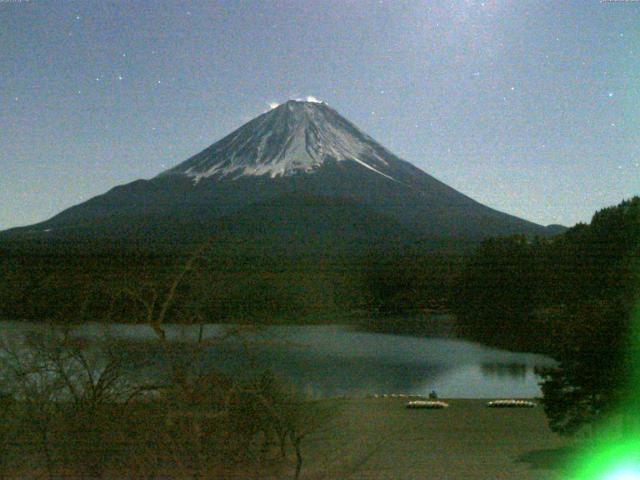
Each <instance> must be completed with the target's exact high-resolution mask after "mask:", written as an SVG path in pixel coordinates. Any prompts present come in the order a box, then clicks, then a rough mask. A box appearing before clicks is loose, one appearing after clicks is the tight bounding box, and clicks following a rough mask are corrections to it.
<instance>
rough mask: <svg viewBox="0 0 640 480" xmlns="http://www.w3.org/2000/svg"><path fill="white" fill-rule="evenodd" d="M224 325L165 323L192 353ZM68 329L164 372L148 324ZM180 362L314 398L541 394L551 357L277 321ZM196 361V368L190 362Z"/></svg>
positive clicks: (8, 332) (7, 332)
mask: <svg viewBox="0 0 640 480" xmlns="http://www.w3.org/2000/svg"><path fill="white" fill-rule="evenodd" d="M0 328H2V330H1V331H2V336H3V337H4V339H5V341H10V338H11V337H12V336H16V335H17V336H21V335H24V334H25V333H26V332H28V331H37V330H39V329H41V328H42V327H41V326H39V325H35V324H29V323H18V322H4V323H3V324H2V327H0ZM229 328H230V327H227V326H222V325H206V326H205V328H204V329H203V331H202V332H200V331H199V329H198V328H197V327H187V326H181V325H168V326H167V333H168V335H167V337H168V338H169V339H170V340H171V341H172V342H173V344H174V345H175V347H174V350H175V351H176V352H181V351H182V352H185V351H190V345H192V342H194V341H195V340H196V339H197V338H198V337H199V336H202V338H204V339H205V341H206V340H209V341H211V340H213V339H215V338H217V337H219V336H220V335H222V334H223V333H224V332H225V331H227V330H228V329H229ZM74 335H77V336H80V337H83V338H86V339H89V340H93V341H98V340H104V339H108V341H110V342H115V343H116V344H117V345H118V347H119V348H122V349H123V350H125V351H126V352H127V354H128V355H130V357H131V363H132V364H138V363H139V362H138V361H139V360H146V361H147V363H148V364H150V365H152V367H151V369H150V370H148V371H147V374H149V372H152V373H151V374H153V375H162V374H163V371H164V368H163V367H165V366H166V358H165V355H166V352H165V351H164V350H163V349H162V348H160V347H159V345H158V344H157V342H156V341H155V336H154V332H153V330H152V329H151V328H149V327H148V326H146V325H122V324H116V325H98V324H87V325H83V326H80V327H76V328H75V329H74ZM184 359H185V361H189V362H195V364H197V366H200V367H215V368H219V369H222V370H225V371H228V372H234V374H236V375H243V374H250V373H251V372H255V371H256V370H263V369H267V368H268V369H272V370H274V371H275V372H276V373H278V374H279V375H281V376H283V377H285V378H287V379H288V380H289V381H290V382H292V383H293V384H295V385H296V386H298V388H300V389H301V390H303V391H304V392H306V393H307V394H309V395H311V396H313V397H333V396H342V395H346V396H364V395H370V394H384V393H405V394H411V395H428V393H429V392H430V391H432V390H435V391H436V392H437V393H438V395H439V396H440V397H442V398H454V397H455V398H495V397H535V396H538V395H539V394H540V389H539V387H538V384H537V381H538V379H537V377H536V376H535V374H534V371H533V369H534V368H535V367H536V366H549V365H551V364H552V361H551V360H550V359H549V358H546V357H544V356H541V355H533V354H522V353H512V352H507V351H503V350H496V349H493V348H489V347H485V346H482V345H479V344H475V343H471V342H465V341H461V340H450V339H442V338H421V337H411V336H403V335H390V334H380V333H366V332H361V331H355V330H352V329H350V328H348V327H344V326H335V325H331V326H294V327H292V326H287V327H282V326H277V327H265V328H263V329H260V330H259V331H246V332H241V333H240V334H238V335H234V336H233V337H232V338H231V339H229V340H227V341H225V342H223V343H218V342H212V343H211V344H210V345H208V346H207V347H206V348H204V349H203V350H202V352H201V353H200V354H199V356H198V358H197V359H194V358H193V357H191V356H187V355H184ZM195 364H194V366H196V365H195Z"/></svg>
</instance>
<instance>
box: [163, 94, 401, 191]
mask: <svg viewBox="0 0 640 480" xmlns="http://www.w3.org/2000/svg"><path fill="white" fill-rule="evenodd" d="M386 154H387V152H386V150H384V148H382V147H381V146H380V145H378V144H377V143H376V142H375V141H374V140H373V139H371V138H370V137H369V136H367V135H366V134H364V133H362V132H360V131H359V130H358V129H357V128H355V127H354V126H353V125H352V124H350V123H349V122H348V121H346V120H344V119H343V118H342V117H340V115H339V114H338V113H337V112H335V111H334V110H332V109H330V108H329V107H328V106H327V105H326V104H325V103H324V102H322V101H320V100H318V99H316V98H315V97H307V100H305V101H288V102H287V103H285V104H282V105H279V106H278V107H275V108H273V109H272V110H270V111H268V112H266V113H264V114H263V115H261V116H259V117H257V118H255V119H254V120H252V121H251V122H249V123H247V124H245V125H244V126H242V127H240V128H239V129H238V130H236V131H235V132H233V133H231V134H230V135H228V136H227V137H225V138H223V139H222V140H220V141H219V142H217V143H215V144H214V145H212V146H211V147H209V148H207V149H206V150H204V151H202V152H200V153H199V154H197V155H195V156H194V157H192V158H190V159H189V160H187V161H186V162H183V163H182V164H180V165H178V166H177V167H174V168H173V169H171V170H168V171H167V172H165V173H164V174H182V175H186V176H188V177H191V178H193V181H194V183H198V182H199V181H200V180H202V179H203V178H209V177H214V176H215V177H220V178H221V177H230V178H232V179H237V178H241V177H244V176H258V175H268V176H269V177H271V178H275V177H280V176H290V175H294V174H299V173H313V172H314V171H316V170H317V169H318V168H320V167H321V166H322V165H323V164H324V163H325V162H346V161H351V162H355V163H357V164H358V165H361V166H363V167H365V168H367V169H368V170H370V171H372V172H375V173H377V174H379V175H382V176H384V177H386V178H388V179H390V180H395V179H394V178H393V176H392V175H390V173H391V172H390V169H389V168H388V167H389V164H388V162H387V161H386V160H385V158H384V157H385V155H386ZM385 170H388V171H387V172H385Z"/></svg>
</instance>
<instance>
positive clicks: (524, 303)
mask: <svg viewBox="0 0 640 480" xmlns="http://www.w3.org/2000/svg"><path fill="white" fill-rule="evenodd" d="M639 249H640V197H634V198H633V199H631V200H628V201H624V202H622V203H621V204H619V205H617V206H615V207H610V208H605V209H603V210H601V211H599V212H597V213H596V214H595V215H594V216H593V219H592V221H591V223H590V224H588V225H585V224H579V225H576V226H575V227H573V228H571V229H569V230H568V231H567V232H566V233H564V234H562V235H559V236H557V237H555V238H551V239H545V240H536V241H533V242H531V241H527V240H526V239H525V238H523V237H511V238H503V239H491V240H487V241H485V242H484V243H483V244H482V245H481V246H480V247H479V248H478V249H477V250H475V251H474V252H473V253H472V254H471V255H469V257H468V258H467V259H466V261H465V264H464V265H465V266H464V269H463V272H462V274H461V276H460V280H459V282H458V284H457V286H456V287H455V290H456V291H455V294H454V295H453V296H452V299H453V303H452V305H453V309H454V311H455V313H456V314H457V322H458V327H459V330H460V332H461V334H462V335H464V336H466V337H469V338H473V339H475V340H478V341H481V342H484V343H489V344H492V345H496V346H500V347H505V348H511V349H520V350H529V351H537V352H543V353H547V354H550V355H551V356H552V357H554V358H555V359H556V360H557V361H558V367H557V368H549V369H544V370H542V371H541V372H540V373H541V374H542V375H543V383H542V391H543V394H544V399H543V404H544V407H545V411H546V413H547V416H548V418H549V422H550V426H551V427H552V429H554V430H555V431H558V432H560V433H566V434H570V433H574V432H576V431H577V430H578V429H580V428H581V427H582V426H584V425H585V424H590V423H593V422H594V421H596V420H597V419H599V418H602V416H603V415H604V414H606V413H608V412H611V411H612V409H613V407H614V406H615V405H619V404H620V402H621V401H623V400H624V397H625V395H626V394H625V388H626V383H627V382H628V375H629V373H630V362H631V361H632V359H633V357H634V351H633V348H632V347H633V345H632V342H633V337H632V334H631V328H632V321H633V318H632V311H633V308H634V303H635V302H636V301H637V299H638V286H639V281H638V280H639V278H638V267H639V258H640V255H639V253H640V250H639Z"/></svg>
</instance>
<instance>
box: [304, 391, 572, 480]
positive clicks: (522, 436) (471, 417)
mask: <svg viewBox="0 0 640 480" xmlns="http://www.w3.org/2000/svg"><path fill="white" fill-rule="evenodd" d="M404 402H405V400H402V399H367V400H330V401H326V403H327V406H328V407H329V408H331V409H333V410H334V411H335V417H334V419H333V421H332V424H331V426H330V427H329V428H327V429H325V430H324V431H322V432H319V433H318V434H316V435H314V436H313V437H310V438H309V439H308V441H307V444H306V451H307V457H308V459H307V460H306V461H305V463H306V465H305V468H304V469H303V472H304V478H309V479H321V478H336V479H337V478H353V479H372V480H373V479H375V480H382V479H399V478H402V479H431V480H444V479H478V480H480V479H482V480H486V479H521V480H527V479H532V480H533V479H536V480H537V479H552V478H558V472H557V470H554V467H555V466H557V464H559V463H561V459H562V457H563V455H564V456H566V449H567V447H568V446H569V445H570V443H571V442H570V441H569V440H566V439H564V438H562V437H559V436H558V435H556V434H554V433H552V432H551V431H550V430H549V428H548V427H547V423H546V418H545V416H544V412H543V411H542V408H540V407H537V408H533V409H490V408H487V407H486V406H485V403H486V402H485V401H484V400H450V401H449V402H448V403H449V404H450V407H449V408H448V409H444V410H408V409H406V408H404Z"/></svg>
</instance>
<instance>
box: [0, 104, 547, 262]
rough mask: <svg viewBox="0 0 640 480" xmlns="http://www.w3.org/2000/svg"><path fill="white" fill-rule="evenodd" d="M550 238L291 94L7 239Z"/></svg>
mask: <svg viewBox="0 0 640 480" xmlns="http://www.w3.org/2000/svg"><path fill="white" fill-rule="evenodd" d="M553 233H556V232H555V231H554V229H553V228H551V227H543V226H541V225H537V224H535V223H532V222H529V221H526V220H523V219H520V218H517V217H514V216H512V215H508V214H506V213H503V212H499V211H496V210H493V209H491V208H489V207H486V206H484V205H482V204H480V203H478V202H476V201H475V200H473V199H471V198H469V197H467V196H465V195H464V194H462V193H460V192H458V191H456V190H454V189H453V188H451V187H449V186H447V185H445V184H444V183H442V182H440V181H438V180H437V179H435V178H434V177H432V176H430V175H429V174H427V173H425V172H424V171H422V170H420V169H419V168H417V167H415V166H414V165H412V164H411V163H409V162H407V161H404V160H402V159H400V158H398V157H397V156H396V155H394V154H393V153H391V152H390V151H388V150H387V149H386V148H384V147H383V146H382V145H380V144H379V143H377V142H376V141H375V140H374V139H372V138H371V137H370V136H368V135H367V134H365V133H364V132H362V131H361V130H359V129H358V128H357V127H356V126H355V125H354V124H352V123H351V122H349V121H348V120H346V119H345V118H344V117H342V116H341V115H340V114H338V113H337V112H336V111H335V110H334V109H332V108H330V107H329V106H328V105H327V104H325V103H323V102H317V101H298V100H290V101H288V102H286V103H284V104H282V105H280V106H278V107H276V108H274V109H272V110H270V111H268V112H266V113H264V114H262V115H260V116H258V117H256V118H254V119H253V120H251V121H249V122H248V123H246V124H245V125H243V126H242V127H240V128H238V129H237V130H235V131H234V132H232V133H230V134H229V135H227V136H226V137H224V138H223V139H221V140H219V141H218V142H216V143H214V144H213V145H211V146H210V147H208V148H206V149H205V150H203V151H201V152H200V153H198V154H196V155H194V156H193V157H191V158H189V159H187V160H186V161H184V162H182V163H180V164H178V165H176V166H175V167H173V168H170V169H169V170H166V171H164V172H162V173H160V174H159V175H158V176H156V177H154V178H151V179H148V180H136V181H134V182H132V183H129V184H126V185H122V186H118V187H115V188H113V189H111V190H109V191H108V192H106V193H104V194H102V195H99V196H96V197H94V198H92V199H90V200H88V201H86V202H84V203H82V204H79V205H76V206H74V207H71V208H69V209H67V210H64V211H63V212H61V213H59V214H58V215H56V216H54V217H53V218H51V219H49V220H46V221H44V222H42V223H38V224H35V225H31V226H28V227H20V228H15V229H12V230H8V231H6V232H4V233H3V234H2V236H4V237H5V238H6V237H13V238H41V239H46V238H66V239H69V238H72V239H73V238H76V239H80V238H85V239H86V238H89V239H92V238H102V239H120V240H128V239H137V240H141V239H142V240H144V239H154V240H157V241H162V242H191V241H198V240H201V239H204V238H206V237H209V236H211V235H218V236H223V237H226V238H233V239H234V240H237V239H240V240H242V241H250V242H254V243H255V242H263V241H267V240H268V243H269V244H271V245H278V248H280V249H284V250H288V249H290V248H294V245H295V248H298V249H302V250H304V249H308V248H341V247H345V246H347V247H348V248H354V249H359V248H362V244H363V243H366V244H378V243H382V244H385V243H387V244H393V243H403V242H414V241H423V240H426V241H431V240H433V241H439V242H442V241H445V242H447V241H452V242H454V241H472V242H473V241H478V240H480V239H482V238H484V237H488V236H498V235H511V234H524V235H527V236H536V235H538V236H547V235H550V234H553Z"/></svg>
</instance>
